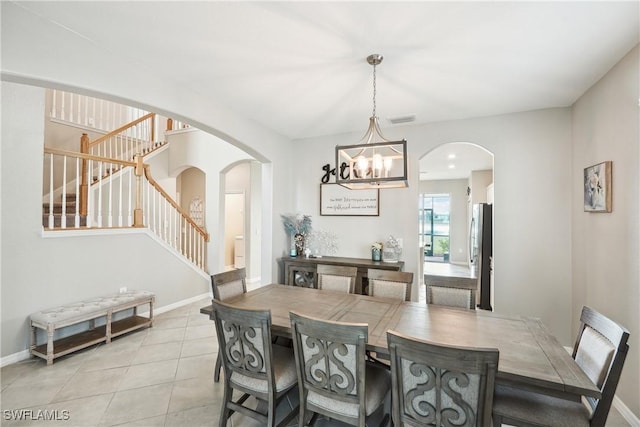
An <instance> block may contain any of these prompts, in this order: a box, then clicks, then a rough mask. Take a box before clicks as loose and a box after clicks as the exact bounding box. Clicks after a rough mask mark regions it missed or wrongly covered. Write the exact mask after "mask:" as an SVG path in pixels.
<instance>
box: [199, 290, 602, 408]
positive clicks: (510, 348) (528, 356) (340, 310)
mask: <svg viewBox="0 0 640 427" xmlns="http://www.w3.org/2000/svg"><path fill="white" fill-rule="evenodd" d="M225 303H227V304H230V305H233V306H235V307H239V308H263V309H269V310H270V311H271V322H272V335H274V336H282V337H291V325H290V320H289V312H290V311H295V312H298V313H300V314H303V315H305V316H310V317H315V318H318V319H322V320H331V321H339V322H350V323H366V324H368V330H369V337H368V343H367V349H368V350H370V351H375V352H376V353H378V354H384V355H388V353H389V351H388V348H387V331H396V332H398V333H400V334H404V335H407V336H410V337H413V338H417V339H419V340H424V341H429V342H433V343H437V344H444V345H451V346H458V347H476V348H478V347H479V348H497V349H498V350H499V352H500V358H499V362H498V372H497V374H496V384H501V385H506V386H510V387H516V388H520V389H524V390H530V391H535V392H538V393H544V394H548V395H552V396H556V397H561V398H564V399H570V400H576V401H577V400H579V399H580V398H581V397H582V396H591V397H594V398H600V397H601V393H600V389H599V388H598V387H597V386H596V385H595V384H594V383H593V382H592V381H591V380H590V379H589V377H588V376H587V375H586V374H585V373H584V371H583V370H582V369H581V368H580V366H578V364H577V363H576V362H575V360H574V359H573V358H572V357H571V355H570V354H569V353H568V352H567V351H566V349H565V348H564V347H563V346H562V345H561V344H560V342H559V341H558V340H557V339H556V337H554V336H553V334H552V333H551V332H550V331H549V330H548V329H547V327H546V326H545V325H544V324H543V322H542V321H541V320H540V319H538V318H533V317H524V316H513V315H502V314H499V313H495V312H491V311H486V310H468V309H461V308H452V307H446V306H438V305H433V304H425V303H418V302H406V301H400V300H395V299H389V298H379V297H372V296H368V295H358V294H347V293H341V292H333V291H326V290H319V289H311V288H303V287H296V286H287V285H280V284H269V285H265V286H263V287H260V288H257V289H255V290H252V291H249V292H247V293H244V294H241V295H239V296H237V297H234V298H232V299H229V300H225ZM200 312H201V313H203V314H207V315H209V316H211V314H212V312H213V307H212V306H211V305H209V306H206V307H203V308H201V309H200Z"/></svg>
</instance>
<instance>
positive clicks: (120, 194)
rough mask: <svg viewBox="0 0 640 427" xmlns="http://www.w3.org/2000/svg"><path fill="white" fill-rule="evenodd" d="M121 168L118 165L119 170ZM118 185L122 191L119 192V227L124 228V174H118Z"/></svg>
mask: <svg viewBox="0 0 640 427" xmlns="http://www.w3.org/2000/svg"><path fill="white" fill-rule="evenodd" d="M121 167H122V166H120V165H118V168H121ZM118 183H119V185H120V191H119V192H118V227H122V226H123V225H122V173H119V174H118Z"/></svg>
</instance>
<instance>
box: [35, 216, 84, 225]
mask: <svg viewBox="0 0 640 427" xmlns="http://www.w3.org/2000/svg"><path fill="white" fill-rule="evenodd" d="M65 216H66V218H67V222H66V225H67V228H70V227H75V224H76V216H75V214H67V215H65ZM42 226H43V227H44V228H49V214H44V213H43V214H42ZM86 226H87V216H86V215H80V227H86ZM61 227H62V214H53V228H61Z"/></svg>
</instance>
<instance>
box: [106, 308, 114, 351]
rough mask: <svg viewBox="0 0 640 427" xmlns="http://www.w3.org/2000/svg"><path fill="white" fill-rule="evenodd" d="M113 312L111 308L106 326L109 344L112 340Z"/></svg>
mask: <svg viewBox="0 0 640 427" xmlns="http://www.w3.org/2000/svg"><path fill="white" fill-rule="evenodd" d="M112 314H113V313H112V312H111V310H109V311H107V324H106V325H105V328H106V332H105V333H106V335H107V337H106V338H107V344H109V343H110V342H111V316H112Z"/></svg>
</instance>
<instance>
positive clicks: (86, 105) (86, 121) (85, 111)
mask: <svg viewBox="0 0 640 427" xmlns="http://www.w3.org/2000/svg"><path fill="white" fill-rule="evenodd" d="M81 100H84V108H83V109H82V115H83V116H84V125H85V126H89V97H88V96H86V95H85V96H83V97H82V98H81Z"/></svg>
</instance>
